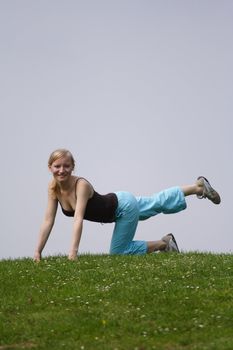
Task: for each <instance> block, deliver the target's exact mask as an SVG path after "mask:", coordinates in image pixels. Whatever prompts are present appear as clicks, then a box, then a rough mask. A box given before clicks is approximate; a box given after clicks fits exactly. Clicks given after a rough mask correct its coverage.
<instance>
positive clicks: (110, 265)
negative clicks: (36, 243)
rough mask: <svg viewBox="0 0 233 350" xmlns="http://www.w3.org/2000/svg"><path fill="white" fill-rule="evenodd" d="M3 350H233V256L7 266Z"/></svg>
mask: <svg viewBox="0 0 233 350" xmlns="http://www.w3.org/2000/svg"><path fill="white" fill-rule="evenodd" d="M0 281H1V284H0V300H1V304H0V350H11V349H12V350H13V349H19V350H20V349H39V350H45V349H49V350H61V349H74V350H76V349H77V350H78V349H79V350H89V349H90V350H92V349H93V350H94V349H95V350H151V349H156V350H232V349H233V256H232V255H231V254H210V253H196V252H192V253H181V254H175V253H174V254H162V253H161V254H150V255H145V256H108V255H81V256H80V257H79V259H78V260H77V261H68V260H67V258H66V257H64V256H55V257H47V258H45V259H44V260H42V261H41V262H40V263H39V264H38V263H35V262H33V261H32V260H31V259H28V258H25V259H18V260H2V261H0Z"/></svg>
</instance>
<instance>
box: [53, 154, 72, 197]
mask: <svg viewBox="0 0 233 350" xmlns="http://www.w3.org/2000/svg"><path fill="white" fill-rule="evenodd" d="M67 156H68V157H69V158H70V160H71V163H72V165H73V169H74V167H75V160H74V157H73V155H72V153H71V152H70V151H69V150H67V149H65V148H59V149H56V150H55V151H53V152H52V153H51V154H50V156H49V160H48V167H51V165H52V164H53V162H55V161H56V160H58V159H60V158H63V157H67ZM49 191H50V193H51V195H52V196H53V197H55V198H56V197H57V194H58V192H59V187H58V185H57V183H56V181H55V180H52V182H51V184H50V186H49Z"/></svg>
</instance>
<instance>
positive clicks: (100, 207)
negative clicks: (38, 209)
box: [61, 178, 118, 223]
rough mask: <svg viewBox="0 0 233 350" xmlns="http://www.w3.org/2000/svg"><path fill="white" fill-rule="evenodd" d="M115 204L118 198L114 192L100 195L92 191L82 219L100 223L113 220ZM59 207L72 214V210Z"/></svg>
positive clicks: (69, 214) (64, 212)
mask: <svg viewBox="0 0 233 350" xmlns="http://www.w3.org/2000/svg"><path fill="white" fill-rule="evenodd" d="M79 179H81V178H78V179H77V181H76V184H75V187H76V185H77V182H78V180H79ZM82 179H83V178H82ZM84 180H85V179H84ZM86 181H87V180H86ZM117 205H118V200H117V196H116V194H115V193H108V194H105V195H101V194H99V193H97V192H96V191H94V193H93V196H92V197H91V198H90V199H89V200H88V202H87V206H86V210H85V214H84V219H85V220H89V221H94V222H101V223H111V222H114V221H115V213H116V209H117ZM61 209H62V212H63V214H65V215H66V216H74V210H65V209H64V208H62V206H61Z"/></svg>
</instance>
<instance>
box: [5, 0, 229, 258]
mask: <svg viewBox="0 0 233 350" xmlns="http://www.w3.org/2000/svg"><path fill="white" fill-rule="evenodd" d="M232 18H233V2H232V1H231V0H196V1H191V0H153V1H152V0H98V1H96V0H82V1H81V0H40V1H36V0H20V1H17V0H1V1H0V118H1V128H0V146H1V150H2V153H1V172H0V176H1V184H2V186H1V199H2V205H1V212H0V216H1V231H0V237H1V244H0V259H7V258H11V259H14V258H23V257H33V254H34V250H35V246H36V243H37V239H38V233H39V228H40V225H41V223H42V220H43V217H44V212H45V208H46V201H47V184H48V182H49V181H50V179H51V175H50V173H49V171H48V168H47V161H48V157H49V154H50V153H51V152H52V151H53V150H54V149H56V148H68V149H69V150H70V151H71V152H72V153H73V155H74V157H75V160H76V169H75V175H77V176H83V177H85V178H87V179H88V180H89V181H90V182H91V183H92V184H93V186H94V188H95V190H96V191H97V192H99V193H102V194H105V193H108V192H113V191H118V190H126V191H130V192H132V193H134V194H135V195H151V194H152V193H155V192H158V191H160V190H163V189H165V188H168V187H171V186H176V185H185V184H192V183H194V182H195V180H196V178H197V177H198V176H199V175H204V176H206V177H207V178H208V179H209V180H210V182H211V184H213V186H214V187H216V189H217V190H218V191H219V192H220V194H221V197H222V203H221V204H220V205H219V206H215V205H214V204H212V203H211V202H210V201H209V200H199V199H197V198H196V196H192V197H189V198H187V205H188V207H187V209H186V210H185V211H182V212H180V213H178V214H172V215H164V214H161V215H158V216H156V217H154V218H151V219H149V220H147V221H146V222H145V221H144V222H140V223H139V226H138V229H137V232H136V236H135V239H145V240H156V239H160V238H161V236H162V235H164V234H166V233H168V232H172V233H173V234H174V235H175V237H176V239H177V242H178V244H179V247H180V249H181V250H182V251H184V252H188V251H200V252H206V251H208V252H215V253H231V252H232V247H233V234H232V223H231V215H232V203H231V199H232V195H233V193H232V184H231V181H232V178H233V164H232V163H233V162H232V149H233V138H232V128H233V96H232V93H233V70H232V62H233V41H232V38H233V21H232ZM72 223H73V219H72V218H67V217H65V216H64V215H63V214H62V213H61V211H60V209H59V210H58V213H57V218H56V222H55V225H54V228H53V231H52V233H51V235H50V238H49V241H48V243H47V245H46V247H45V249H44V252H43V254H44V256H48V255H55V254H68V251H69V247H70V242H71V232H72ZM112 230H113V224H106V225H101V224H98V223H91V222H87V221H86V222H85V224H84V230H83V235H82V240H81V245H80V249H79V252H80V253H93V254H101V253H108V251H109V245H110V240H111V234H112Z"/></svg>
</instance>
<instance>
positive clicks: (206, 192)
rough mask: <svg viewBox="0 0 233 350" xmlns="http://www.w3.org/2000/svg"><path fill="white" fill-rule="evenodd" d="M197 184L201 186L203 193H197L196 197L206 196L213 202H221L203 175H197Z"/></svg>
mask: <svg viewBox="0 0 233 350" xmlns="http://www.w3.org/2000/svg"><path fill="white" fill-rule="evenodd" d="M197 184H198V185H201V186H203V193H202V194H201V195H197V198H199V199H202V198H208V199H209V200H210V201H211V202H213V203H214V204H219V203H220V202H221V198H220V196H219V194H218V192H217V191H215V189H213V187H212V186H211V185H210V183H209V181H208V180H207V179H206V178H205V177H204V176H199V177H198V178H197Z"/></svg>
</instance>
